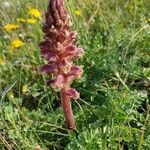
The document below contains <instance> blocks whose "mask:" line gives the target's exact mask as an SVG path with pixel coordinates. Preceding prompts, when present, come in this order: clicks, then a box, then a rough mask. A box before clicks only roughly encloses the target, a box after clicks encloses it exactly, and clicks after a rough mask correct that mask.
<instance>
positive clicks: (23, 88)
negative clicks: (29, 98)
mask: <svg viewBox="0 0 150 150" xmlns="http://www.w3.org/2000/svg"><path fill="white" fill-rule="evenodd" d="M27 92H28V86H27V85H26V84H25V85H23V86H22V93H23V94H25V93H27Z"/></svg>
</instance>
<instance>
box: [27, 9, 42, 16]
mask: <svg viewBox="0 0 150 150" xmlns="http://www.w3.org/2000/svg"><path fill="white" fill-rule="evenodd" d="M28 13H29V15H32V16H34V17H35V18H40V17H41V15H42V14H41V13H40V11H39V10H38V9H35V8H29V12H28Z"/></svg>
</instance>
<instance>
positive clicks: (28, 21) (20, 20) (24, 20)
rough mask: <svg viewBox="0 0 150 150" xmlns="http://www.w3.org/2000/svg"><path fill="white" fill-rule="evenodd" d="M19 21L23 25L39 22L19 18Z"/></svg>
mask: <svg viewBox="0 0 150 150" xmlns="http://www.w3.org/2000/svg"><path fill="white" fill-rule="evenodd" d="M17 21H18V22H22V23H29V24H36V21H37V20H36V19H33V18H30V19H23V18H17Z"/></svg>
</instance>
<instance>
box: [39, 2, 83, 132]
mask: <svg viewBox="0 0 150 150" xmlns="http://www.w3.org/2000/svg"><path fill="white" fill-rule="evenodd" d="M43 32H44V39H43V41H42V42H41V43H40V44H39V47H40V49H41V55H42V57H43V58H44V59H45V60H46V62H47V63H46V64H45V65H44V66H42V67H41V68H40V71H41V72H43V73H47V74H50V73H51V74H53V77H54V78H53V79H51V80H49V81H48V82H47V83H48V85H50V86H51V87H52V88H53V89H54V90H55V91H60V93H61V103H62V106H63V110H64V114H65V119H66V123H67V126H68V128H69V129H71V130H74V129H75V123H74V119H73V114H72V108H71V99H78V98H79V97H80V94H79V93H78V92H77V91H76V90H75V89H74V88H71V87H70V86H71V84H72V82H73V81H74V80H75V79H77V78H79V77H80V76H81V75H82V74H83V69H82V67H80V66H76V65H75V64H74V62H73V61H74V60H76V59H78V58H81V57H82V56H83V53H84V51H83V49H82V48H78V47H77V46H76V45H75V41H76V37H77V34H76V32H73V31H72V30H71V21H70V16H69V14H68V12H67V10H66V9H65V6H64V0H49V5H48V8H47V13H46V14H45V23H44V25H43Z"/></svg>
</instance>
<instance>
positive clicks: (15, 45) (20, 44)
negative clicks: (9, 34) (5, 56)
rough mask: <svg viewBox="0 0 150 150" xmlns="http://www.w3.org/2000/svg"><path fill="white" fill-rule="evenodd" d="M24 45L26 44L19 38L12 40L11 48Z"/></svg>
mask: <svg viewBox="0 0 150 150" xmlns="http://www.w3.org/2000/svg"><path fill="white" fill-rule="evenodd" d="M23 45H24V43H23V42H22V41H21V40H19V39H16V40H13V41H11V48H12V49H16V48H19V47H21V46H23Z"/></svg>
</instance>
